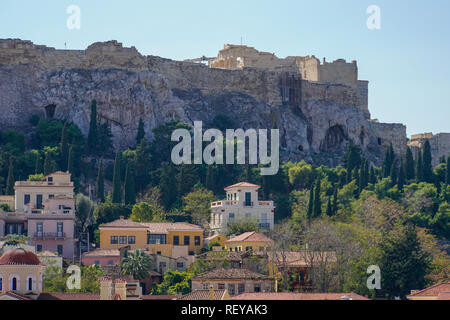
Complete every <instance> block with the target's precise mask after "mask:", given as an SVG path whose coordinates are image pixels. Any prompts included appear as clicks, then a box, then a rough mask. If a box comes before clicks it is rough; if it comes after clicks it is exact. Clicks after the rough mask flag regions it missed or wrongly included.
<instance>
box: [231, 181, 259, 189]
mask: <svg viewBox="0 0 450 320" xmlns="http://www.w3.org/2000/svg"><path fill="white" fill-rule="evenodd" d="M239 187H241V188H245V187H251V188H258V189H259V188H261V186H258V185H257V184H253V183H249V182H239V183H236V184H233V185H231V186H228V187H225V188H224V190H229V189H235V188H239Z"/></svg>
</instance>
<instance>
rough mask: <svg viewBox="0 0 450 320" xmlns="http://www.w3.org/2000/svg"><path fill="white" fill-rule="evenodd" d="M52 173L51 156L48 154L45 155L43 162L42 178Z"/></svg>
mask: <svg viewBox="0 0 450 320" xmlns="http://www.w3.org/2000/svg"><path fill="white" fill-rule="evenodd" d="M52 171H53V164H52V156H51V154H50V152H46V153H45V160H44V176H46V175H49V174H50V173H52Z"/></svg>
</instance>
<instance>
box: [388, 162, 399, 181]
mask: <svg viewBox="0 0 450 320" xmlns="http://www.w3.org/2000/svg"><path fill="white" fill-rule="evenodd" d="M397 170H398V169H397V161H395V162H394V163H393V164H392V166H391V174H390V177H391V181H392V186H395V185H396V184H397V182H398V181H397V180H398V171H397Z"/></svg>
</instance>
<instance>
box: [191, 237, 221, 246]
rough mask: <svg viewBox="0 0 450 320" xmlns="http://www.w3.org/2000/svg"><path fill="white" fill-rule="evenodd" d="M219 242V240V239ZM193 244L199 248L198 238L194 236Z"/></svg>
mask: <svg viewBox="0 0 450 320" xmlns="http://www.w3.org/2000/svg"><path fill="white" fill-rule="evenodd" d="M219 240H220V238H219ZM194 244H195V245H196V246H199V245H200V236H195V237H194Z"/></svg>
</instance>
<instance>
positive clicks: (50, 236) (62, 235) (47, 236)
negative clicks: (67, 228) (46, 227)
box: [33, 232, 66, 240]
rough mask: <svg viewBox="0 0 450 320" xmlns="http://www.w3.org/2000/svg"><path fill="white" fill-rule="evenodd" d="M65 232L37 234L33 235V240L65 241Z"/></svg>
mask: <svg viewBox="0 0 450 320" xmlns="http://www.w3.org/2000/svg"><path fill="white" fill-rule="evenodd" d="M65 238H66V233H65V232H35V233H34V235H33V239H40V240H44V239H65Z"/></svg>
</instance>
